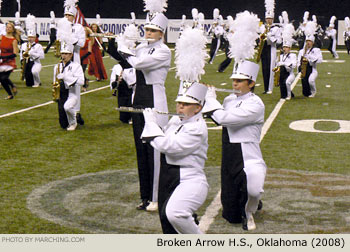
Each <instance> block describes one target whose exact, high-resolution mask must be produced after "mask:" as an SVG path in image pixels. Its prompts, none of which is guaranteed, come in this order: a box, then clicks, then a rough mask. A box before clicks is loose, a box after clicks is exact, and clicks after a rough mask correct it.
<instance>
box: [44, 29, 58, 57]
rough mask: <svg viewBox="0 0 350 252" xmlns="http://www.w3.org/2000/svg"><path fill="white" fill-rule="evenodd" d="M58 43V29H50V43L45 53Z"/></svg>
mask: <svg viewBox="0 0 350 252" xmlns="http://www.w3.org/2000/svg"><path fill="white" fill-rule="evenodd" d="M55 41H56V29H54V28H51V29H50V43H49V44H48V45H47V46H46V48H45V53H47V52H48V51H49V49H50V47H51V46H52V45H53V43H55Z"/></svg>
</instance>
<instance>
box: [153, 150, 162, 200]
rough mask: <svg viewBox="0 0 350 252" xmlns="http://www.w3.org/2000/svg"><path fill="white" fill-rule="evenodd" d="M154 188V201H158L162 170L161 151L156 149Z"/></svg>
mask: <svg viewBox="0 0 350 252" xmlns="http://www.w3.org/2000/svg"><path fill="white" fill-rule="evenodd" d="M153 157H154V158H153V164H154V170H153V188H152V199H151V201H153V202H158V188H159V172H160V152H159V151H158V150H156V149H154V150H153Z"/></svg>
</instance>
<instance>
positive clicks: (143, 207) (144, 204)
mask: <svg viewBox="0 0 350 252" xmlns="http://www.w3.org/2000/svg"><path fill="white" fill-rule="evenodd" d="M148 205H149V200H142V202H141V203H140V204H139V205H138V206H137V207H136V209H137V210H146V207H147V206H148Z"/></svg>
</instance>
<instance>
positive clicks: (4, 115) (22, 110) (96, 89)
mask: <svg viewBox="0 0 350 252" xmlns="http://www.w3.org/2000/svg"><path fill="white" fill-rule="evenodd" d="M91 82H95V81H94V80H93V81H89V83H91ZM108 87H110V86H109V85H107V86H103V87H99V88H95V89H92V90H89V91H86V92H83V93H81V94H80V95H84V94H89V93H92V92H96V91H99V90H102V89H105V88H108ZM52 103H54V102H53V101H48V102H45V103H42V104H39V105H35V106H32V107H28V108H25V109H20V110H17V111H14V112H10V113H7V114H3V115H0V118H4V117H8V116H12V115H16V114H19V113H23V112H26V111H29V110H32V109H36V108H40V107H44V106H47V105H50V104H52Z"/></svg>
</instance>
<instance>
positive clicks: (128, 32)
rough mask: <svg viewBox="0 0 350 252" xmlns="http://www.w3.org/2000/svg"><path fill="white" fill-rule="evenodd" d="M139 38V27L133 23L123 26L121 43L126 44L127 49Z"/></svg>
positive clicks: (132, 46)
mask: <svg viewBox="0 0 350 252" xmlns="http://www.w3.org/2000/svg"><path fill="white" fill-rule="evenodd" d="M139 38H140V33H139V29H138V28H137V26H136V25H134V24H129V25H128V26H126V27H125V31H124V33H123V35H122V36H121V39H120V40H121V41H122V44H124V45H126V46H127V47H128V48H129V49H130V48H134V47H135V42H136V41H137V39H139Z"/></svg>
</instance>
